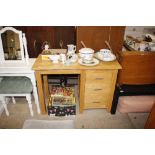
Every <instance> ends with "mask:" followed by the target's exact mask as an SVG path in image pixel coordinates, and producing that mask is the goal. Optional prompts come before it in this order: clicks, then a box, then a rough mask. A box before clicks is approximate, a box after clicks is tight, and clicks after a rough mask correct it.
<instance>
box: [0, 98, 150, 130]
mask: <svg viewBox="0 0 155 155" xmlns="http://www.w3.org/2000/svg"><path fill="white" fill-rule="evenodd" d="M16 101H17V103H16V104H15V105H14V104H11V103H10V104H9V105H8V110H9V112H10V116H9V117H7V116H6V115H5V112H3V113H2V115H1V116H0V128H1V129H18V128H23V124H24V122H25V121H26V120H30V119H33V120H46V121H47V120H51V121H52V120H74V125H75V126H74V127H75V128H77V129H82V128H85V129H134V128H138V129H141V128H144V124H145V122H146V119H147V116H148V114H143V115H141V116H140V114H138V113H137V114H134V116H133V115H132V114H131V115H128V114H120V113H118V112H117V113H116V114H115V115H111V114H110V113H108V112H107V111H106V110H105V109H93V110H84V112H83V113H82V114H79V113H77V115H76V116H69V117H50V116H48V115H38V114H37V112H36V106H35V104H34V102H33V110H34V116H33V117H32V116H30V113H29V108H28V105H27V103H26V100H25V98H16ZM37 128H40V127H37Z"/></svg>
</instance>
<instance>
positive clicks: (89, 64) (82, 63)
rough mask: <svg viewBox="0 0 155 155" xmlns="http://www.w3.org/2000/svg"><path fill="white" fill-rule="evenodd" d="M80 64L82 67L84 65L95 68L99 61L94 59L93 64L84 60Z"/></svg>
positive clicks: (80, 60)
mask: <svg viewBox="0 0 155 155" xmlns="http://www.w3.org/2000/svg"><path fill="white" fill-rule="evenodd" d="M78 62H79V64H80V65H84V66H95V65H97V64H99V60H97V59H95V58H93V61H92V62H91V63H85V62H83V61H82V59H79V60H78Z"/></svg>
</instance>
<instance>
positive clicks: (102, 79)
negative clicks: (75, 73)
mask: <svg viewBox="0 0 155 155" xmlns="http://www.w3.org/2000/svg"><path fill="white" fill-rule="evenodd" d="M103 79H104V78H96V80H103Z"/></svg>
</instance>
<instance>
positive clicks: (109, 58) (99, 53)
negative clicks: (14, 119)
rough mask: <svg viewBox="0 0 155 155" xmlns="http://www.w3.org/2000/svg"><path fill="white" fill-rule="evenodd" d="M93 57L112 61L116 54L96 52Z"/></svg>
mask: <svg viewBox="0 0 155 155" xmlns="http://www.w3.org/2000/svg"><path fill="white" fill-rule="evenodd" d="M95 57H96V58H97V59H99V60H101V61H114V60H115V59H116V56H115V55H114V54H112V53H108V54H106V55H104V54H103V53H102V52H96V53H95Z"/></svg>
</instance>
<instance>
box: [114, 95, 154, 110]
mask: <svg viewBox="0 0 155 155" xmlns="http://www.w3.org/2000/svg"><path fill="white" fill-rule="evenodd" d="M154 103H155V96H121V97H119V100H118V105H117V111H118V112H120V113H129V112H150V111H151V108H152V106H153V104H154Z"/></svg>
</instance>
